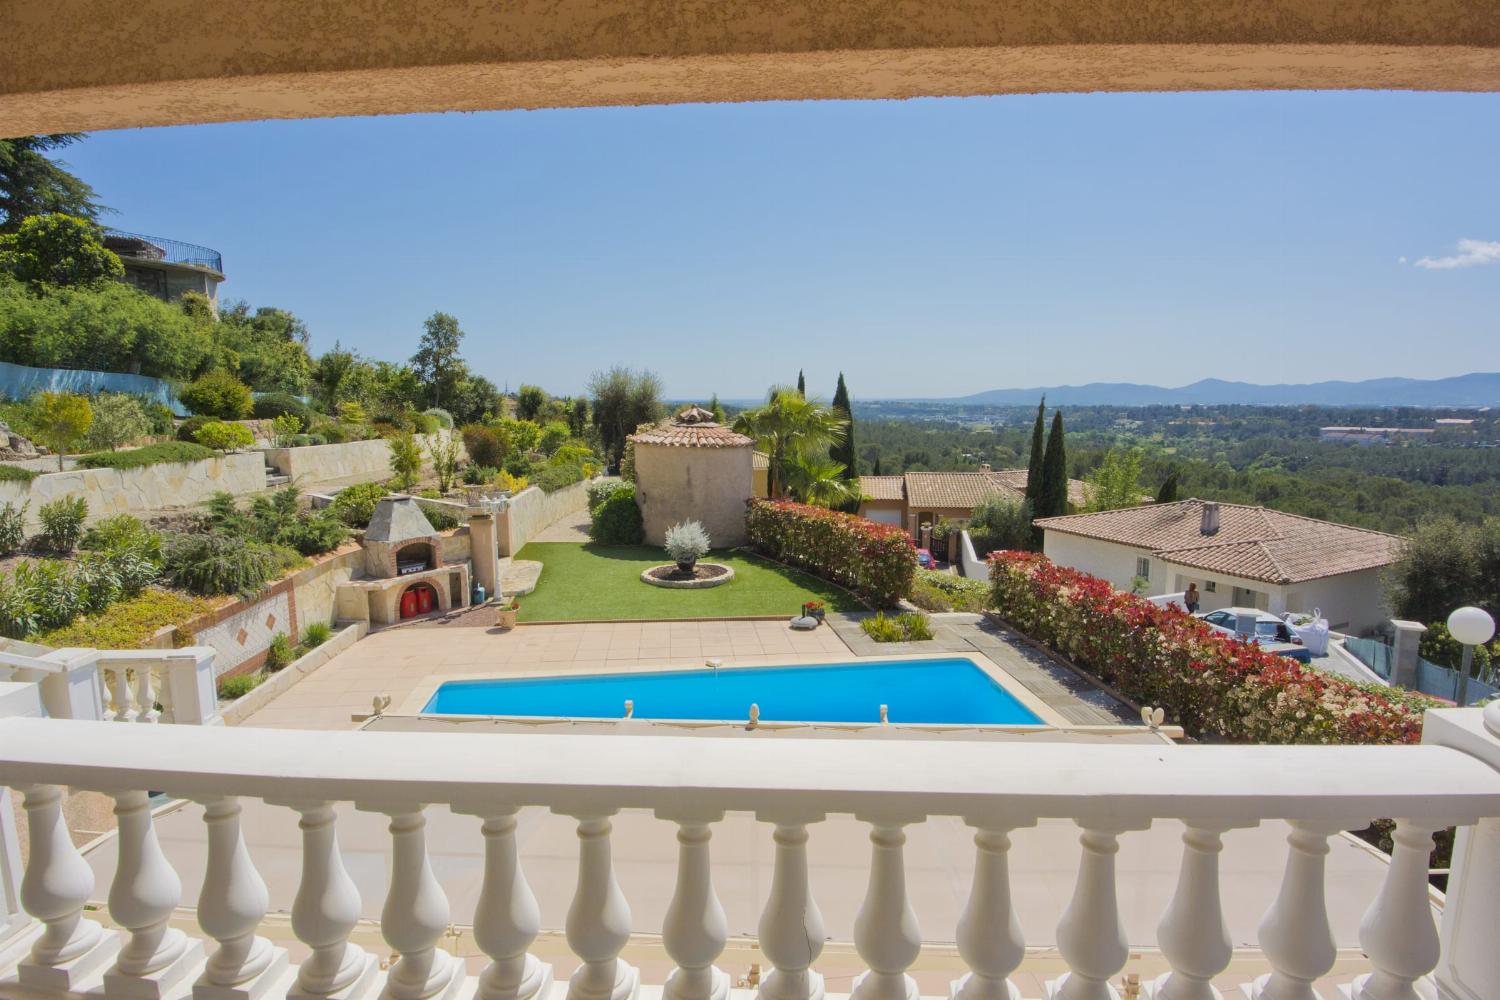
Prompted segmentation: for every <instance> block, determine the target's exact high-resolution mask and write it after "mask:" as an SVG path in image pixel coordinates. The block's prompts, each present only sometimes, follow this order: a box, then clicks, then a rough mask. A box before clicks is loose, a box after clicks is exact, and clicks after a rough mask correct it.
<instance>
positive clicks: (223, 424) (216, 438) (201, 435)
mask: <svg viewBox="0 0 1500 1000" xmlns="http://www.w3.org/2000/svg"><path fill="white" fill-rule="evenodd" d="M198 443H199V444H201V445H203V446H204V447H205V448H213V449H215V450H217V451H221V452H227V451H232V450H233V449H235V448H248V447H250V445H252V444H254V443H255V435H254V434H251V433H250V428H248V427H246V426H245V425H244V424H236V423H230V422H228V421H225V420H210V421H209V422H208V423H206V424H204V425H203V426H202V427H200V428H198Z"/></svg>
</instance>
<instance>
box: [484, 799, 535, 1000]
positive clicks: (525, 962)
mask: <svg viewBox="0 0 1500 1000" xmlns="http://www.w3.org/2000/svg"><path fill="white" fill-rule="evenodd" d="M480 831H481V832H482V833H483V834H484V885H483V886H482V887H481V888H480V890H479V904H478V906H477V907H476V908H475V910H474V942H475V943H476V944H477V945H479V947H480V950H482V951H483V952H484V953H485V954H486V955H488V956H489V957H490V959H491V961H490V964H489V966H488V967H486V968H485V970H484V972H483V973H481V974H480V976H479V1000H531V998H532V997H543V998H545V996H546V994H547V993H548V992H549V991H550V990H551V988H552V966H551V965H549V964H547V963H544V962H541V961H538V959H537V957H536V956H535V955H532V954H530V953H529V952H528V951H527V949H528V948H530V947H531V942H533V941H535V940H536V935H537V931H539V930H540V929H541V926H542V914H541V909H540V908H539V907H538V906H537V902H536V896H535V895H534V894H533V893H532V891H531V886H530V885H529V884H528V883H527V882H526V875H525V873H524V872H522V871H521V865H520V860H519V858H518V857H517V855H516V814H515V812H514V811H511V812H503V813H497V814H495V815H492V816H489V817H487V818H486V819H485V821H484V825H483V826H481V827H480Z"/></svg>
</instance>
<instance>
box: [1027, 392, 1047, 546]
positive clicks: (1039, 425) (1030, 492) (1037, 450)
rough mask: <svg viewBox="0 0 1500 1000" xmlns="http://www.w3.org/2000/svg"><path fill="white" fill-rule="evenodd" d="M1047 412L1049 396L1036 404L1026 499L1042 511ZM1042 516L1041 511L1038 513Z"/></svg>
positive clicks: (1037, 509) (1036, 509) (1032, 506)
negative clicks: (1043, 454) (1043, 457)
mask: <svg viewBox="0 0 1500 1000" xmlns="http://www.w3.org/2000/svg"><path fill="white" fill-rule="evenodd" d="M1046 413H1047V397H1046V396H1043V397H1042V401H1041V402H1040V403H1038V404H1037V405H1036V426H1035V427H1033V428H1032V429H1031V455H1030V456H1029V457H1028V459H1027V463H1026V499H1027V500H1030V501H1031V509H1032V510H1035V511H1040V510H1041V507H1040V505H1039V504H1040V500H1041V496H1042V452H1043V450H1044V447H1045V442H1046V440H1047V439H1046V433H1047V425H1046V423H1045V422H1044V421H1045V415H1046ZM1037 516H1038V517H1040V516H1041V514H1040V513H1038V515H1037Z"/></svg>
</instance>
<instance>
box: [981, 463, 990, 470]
mask: <svg viewBox="0 0 1500 1000" xmlns="http://www.w3.org/2000/svg"><path fill="white" fill-rule="evenodd" d="M979 471H980V472H989V471H990V463H988V462H980V463H979Z"/></svg>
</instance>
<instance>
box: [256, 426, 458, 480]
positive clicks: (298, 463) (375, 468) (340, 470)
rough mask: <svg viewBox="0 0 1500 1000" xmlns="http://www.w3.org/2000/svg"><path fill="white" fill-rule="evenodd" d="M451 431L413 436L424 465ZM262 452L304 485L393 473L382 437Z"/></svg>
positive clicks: (385, 476)
mask: <svg viewBox="0 0 1500 1000" xmlns="http://www.w3.org/2000/svg"><path fill="white" fill-rule="evenodd" d="M454 433H455V432H454V431H438V432H437V433H435V434H418V435H417V436H416V437H417V444H418V445H419V446H420V447H421V449H422V465H423V467H425V468H430V467H431V466H432V445H433V443H434V442H435V441H438V440H441V439H442V438H444V437H448V436H452V435H453V434H454ZM460 449H462V444H460ZM261 454H263V455H265V460H266V461H267V462H269V463H270V464H271V465H273V466H275V467H276V469H277V471H279V472H280V473H281V474H282V475H283V476H291V477H292V482H293V483H295V484H296V485H298V486H300V487H302V488H304V489H306V488H309V487H312V486H315V485H317V484H319V483H332V482H343V483H345V484H347V483H351V482H355V481H359V482H375V481H376V480H380V479H389V478H390V477H391V476H392V475H393V472H392V470H391V445H390V442H389V441H387V440H385V439H384V438H376V439H374V440H371V441H346V442H344V443H343V444H313V445H307V446H305V447H302V448H266V449H265V450H264V451H263V452H261Z"/></svg>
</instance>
